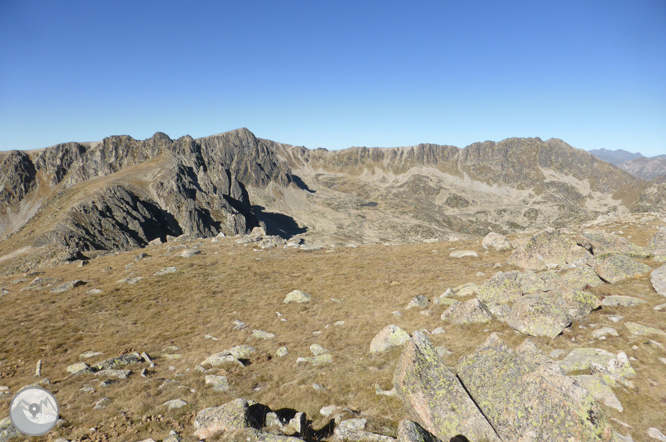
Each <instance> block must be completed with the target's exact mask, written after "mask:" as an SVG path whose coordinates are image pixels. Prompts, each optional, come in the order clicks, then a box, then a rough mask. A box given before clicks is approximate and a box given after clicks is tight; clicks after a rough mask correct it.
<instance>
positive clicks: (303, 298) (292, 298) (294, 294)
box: [282, 290, 310, 304]
mask: <svg viewBox="0 0 666 442" xmlns="http://www.w3.org/2000/svg"><path fill="white" fill-rule="evenodd" d="M309 301H310V295H309V294H308V293H305V292H302V291H300V290H293V291H291V292H289V293H287V296H286V297H285V298H284V301H282V302H284V303H285V304H289V303H290V302H296V303H299V304H300V303H303V302H309Z"/></svg>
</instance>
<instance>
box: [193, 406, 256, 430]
mask: <svg viewBox="0 0 666 442" xmlns="http://www.w3.org/2000/svg"><path fill="white" fill-rule="evenodd" d="M249 426H250V416H249V406H248V402H247V400H245V399H240V398H239V399H236V400H233V401H231V402H228V403H226V404H224V405H222V406H220V407H213V408H206V409H204V410H201V411H200V412H199V413H197V416H196V418H195V420H194V430H195V431H194V436H196V437H198V438H200V439H208V438H211V437H213V436H215V435H217V434H220V433H224V432H227V431H233V430H241V429H243V428H247V427H249Z"/></svg>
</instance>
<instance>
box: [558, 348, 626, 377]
mask: <svg viewBox="0 0 666 442" xmlns="http://www.w3.org/2000/svg"><path fill="white" fill-rule="evenodd" d="M612 359H615V355H614V354H613V353H611V352H609V351H606V350H602V349H600V348H575V349H573V350H571V352H570V353H569V354H568V355H567V356H566V357H565V358H564V359H562V361H560V368H562V370H564V372H565V373H571V372H574V371H582V370H587V369H588V368H590V365H592V364H593V363H596V364H600V365H607V364H608V362H610V361H611V360H612Z"/></svg>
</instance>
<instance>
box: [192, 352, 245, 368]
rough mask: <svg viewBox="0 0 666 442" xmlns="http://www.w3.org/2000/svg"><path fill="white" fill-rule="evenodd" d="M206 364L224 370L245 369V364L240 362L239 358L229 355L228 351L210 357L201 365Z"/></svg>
mask: <svg viewBox="0 0 666 442" xmlns="http://www.w3.org/2000/svg"><path fill="white" fill-rule="evenodd" d="M206 364H210V365H212V366H213V367H222V368H231V367H244V365H243V363H242V362H241V361H239V360H238V358H237V357H235V356H234V355H232V354H231V353H229V351H228V350H225V351H222V352H220V353H215V354H214V355H210V356H208V357H207V358H206V359H204V360H203V361H202V362H201V365H206Z"/></svg>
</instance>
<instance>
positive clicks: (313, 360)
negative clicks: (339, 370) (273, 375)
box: [296, 353, 333, 365]
mask: <svg viewBox="0 0 666 442" xmlns="http://www.w3.org/2000/svg"><path fill="white" fill-rule="evenodd" d="M331 362H333V356H332V355H330V354H329V353H325V354H323V355H318V356H310V357H309V358H298V359H296V364H302V363H308V364H312V365H320V364H329V363H331Z"/></svg>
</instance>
